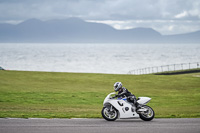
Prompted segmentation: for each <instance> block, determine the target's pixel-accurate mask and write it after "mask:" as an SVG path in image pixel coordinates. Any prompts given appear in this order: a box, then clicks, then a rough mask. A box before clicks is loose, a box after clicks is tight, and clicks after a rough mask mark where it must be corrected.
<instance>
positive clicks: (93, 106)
mask: <svg viewBox="0 0 200 133" xmlns="http://www.w3.org/2000/svg"><path fill="white" fill-rule="evenodd" d="M116 81H121V82H122V83H123V85H124V87H126V88H128V89H129V91H131V92H132V93H133V94H135V95H136V96H137V97H138V96H147V97H151V98H152V100H151V102H150V103H149V104H148V105H150V106H151V107H152V108H153V109H154V111H155V113H156V115H155V117H157V118H160V117H163V118H167V117H170V118H177V117H178V118H180V117H188V118H190V117H200V73H191V74H181V75H114V74H87V73H56V72H27V71H0V117H20V118H30V117H31V118H34V117H37V118H74V117H76V118H101V113H100V112H101V109H102V106H103V105H102V102H103V100H104V98H105V96H106V95H107V94H108V93H110V92H113V84H114V83H115V82H116Z"/></svg>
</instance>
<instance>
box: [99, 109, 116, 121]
mask: <svg viewBox="0 0 200 133" xmlns="http://www.w3.org/2000/svg"><path fill="white" fill-rule="evenodd" d="M101 114H102V116H103V118H104V119H106V120H107V121H115V120H116V119H117V117H118V112H117V110H116V109H115V108H113V109H112V111H110V109H108V108H106V107H103V109H102V111H101Z"/></svg>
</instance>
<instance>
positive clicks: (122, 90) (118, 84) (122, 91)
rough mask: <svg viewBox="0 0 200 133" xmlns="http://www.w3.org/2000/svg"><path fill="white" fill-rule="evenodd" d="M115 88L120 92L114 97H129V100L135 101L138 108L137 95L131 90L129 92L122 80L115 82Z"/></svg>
mask: <svg viewBox="0 0 200 133" xmlns="http://www.w3.org/2000/svg"><path fill="white" fill-rule="evenodd" d="M114 90H115V91H116V92H117V91H118V94H117V95H115V96H114V97H113V98H115V97H118V98H123V97H127V101H128V102H131V103H133V104H134V105H135V106H136V108H137V109H138V108H139V103H138V102H137V100H136V96H135V95H133V94H132V93H131V92H129V91H128V90H127V89H126V88H125V87H122V83H121V82H116V83H115V84H114Z"/></svg>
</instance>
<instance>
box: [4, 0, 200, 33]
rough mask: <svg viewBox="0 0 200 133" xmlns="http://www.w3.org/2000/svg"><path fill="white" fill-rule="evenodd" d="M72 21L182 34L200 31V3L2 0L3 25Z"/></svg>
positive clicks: (182, 0) (195, 0) (189, 0)
mask: <svg viewBox="0 0 200 133" xmlns="http://www.w3.org/2000/svg"><path fill="white" fill-rule="evenodd" d="M69 17H79V18H81V19H84V20H86V21H92V22H99V23H106V24H109V25H111V26H113V27H114V28H117V29H130V28H136V27H149V28H153V29H155V30H157V31H159V32H160V33H161V34H179V33H186V32H192V31H197V30H200V0H0V22H1V23H3V22H8V23H18V22H21V21H24V20H27V19H30V18H37V19H41V20H50V19H66V18H69Z"/></svg>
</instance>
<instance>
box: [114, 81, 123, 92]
mask: <svg viewBox="0 0 200 133" xmlns="http://www.w3.org/2000/svg"><path fill="white" fill-rule="evenodd" d="M120 88H122V83H121V82H116V83H115V84H114V90H115V91H118V90H119V89H120Z"/></svg>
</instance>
